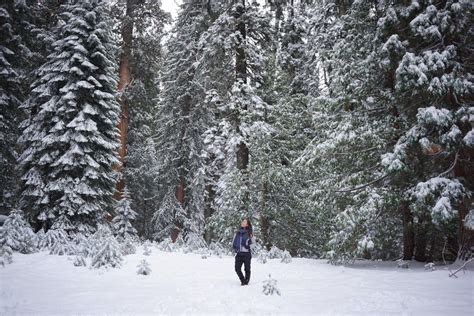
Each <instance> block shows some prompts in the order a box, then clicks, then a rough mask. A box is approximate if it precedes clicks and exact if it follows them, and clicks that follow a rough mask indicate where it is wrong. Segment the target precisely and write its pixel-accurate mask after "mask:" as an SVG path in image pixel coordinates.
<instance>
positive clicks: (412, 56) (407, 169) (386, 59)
mask: <svg viewBox="0 0 474 316" xmlns="http://www.w3.org/2000/svg"><path fill="white" fill-rule="evenodd" d="M471 22H472V4H470V3H469V2H468V1H462V0H461V1H440V2H436V3H431V2H417V1H412V2H411V3H409V4H407V3H406V2H404V1H395V2H393V3H392V4H391V5H390V6H389V7H388V9H387V10H386V13H385V15H384V16H383V17H382V18H381V19H380V20H379V23H378V30H377V34H378V39H379V40H380V41H381V44H380V47H379V49H380V54H381V60H380V64H381V71H382V72H383V73H384V74H385V76H386V77H385V79H386V80H385V81H384V84H385V86H387V87H388V88H390V89H391V90H392V91H393V94H394V102H393V103H392V104H391V110H392V113H393V114H394V116H395V117H396V118H398V119H399V120H400V121H401V122H402V123H401V124H400V125H399V127H398V130H399V131H398V133H399V136H397V137H396V138H395V139H394V140H395V142H396V144H395V146H394V147H393V148H392V149H391V150H390V151H389V152H388V153H386V154H384V155H383V157H382V165H383V167H384V168H385V170H386V172H387V173H388V174H389V175H390V177H391V179H392V181H393V182H394V184H395V186H396V187H397V188H398V189H399V190H400V193H401V195H402V196H403V198H404V212H405V213H406V216H405V227H407V229H406V230H405V248H406V249H405V254H404V256H405V259H411V257H412V256H413V255H414V257H415V259H416V260H420V261H425V260H426V259H427V258H428V259H429V260H433V259H435V258H440V257H441V250H442V244H443V243H444V241H445V240H451V242H450V243H449V244H448V248H449V249H450V250H451V253H452V254H454V255H455V254H456V253H457V251H458V248H459V247H462V251H461V253H459V255H462V256H464V255H465V254H466V252H467V251H468V249H469V247H470V246H471V245H472V243H473V241H474V239H473V238H474V234H473V233H472V232H469V231H467V230H466V228H465V227H464V226H463V222H464V220H465V217H466V215H467V214H468V213H469V207H468V203H469V202H468V197H469V196H470V195H471V192H472V190H473V183H474V178H473V177H472V172H470V170H472V169H473V164H472V158H473V150H472V147H473V143H472V134H473V132H472V120H471V121H470V119H469V116H470V114H469V113H471V112H472V108H470V102H471V101H472V93H473V90H474V85H473V82H472V75H471V74H470V68H469V67H470V66H469V61H468V60H469V58H467V56H470V55H472V52H473V49H472V44H471V43H470V39H471V38H472V35H473V33H472V32H473V30H472V27H471V24H472V23H471ZM471 216H472V215H471ZM456 226H457V227H456ZM456 235H457V236H459V238H456ZM456 241H457V242H456ZM428 251H429V252H428Z"/></svg>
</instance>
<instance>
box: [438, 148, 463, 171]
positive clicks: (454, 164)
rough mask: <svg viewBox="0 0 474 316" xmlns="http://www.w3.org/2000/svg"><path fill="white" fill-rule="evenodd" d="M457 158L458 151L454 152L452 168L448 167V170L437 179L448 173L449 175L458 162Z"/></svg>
mask: <svg viewBox="0 0 474 316" xmlns="http://www.w3.org/2000/svg"><path fill="white" fill-rule="evenodd" d="M458 157H459V151H457V152H456V155H455V156H454V162H453V164H452V166H451V167H449V169H448V170H446V171H445V172H443V173H440V174H439V176H438V177H440V176H444V175H447V174H448V173H450V172H451V171H453V169H454V167H455V166H456V163H457V162H458Z"/></svg>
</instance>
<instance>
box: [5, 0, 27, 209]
mask: <svg viewBox="0 0 474 316" xmlns="http://www.w3.org/2000/svg"><path fill="white" fill-rule="evenodd" d="M14 10H15V8H14V5H13V1H9V2H7V3H6V4H2V5H1V6H0V69H2V71H1V72H0V192H1V194H0V208H1V209H2V213H3V212H5V213H8V212H9V211H10V210H11V209H12V208H13V204H14V191H15V188H16V186H17V185H16V183H17V181H16V177H15V165H16V159H17V156H18V154H17V152H16V146H15V145H16V142H17V139H18V137H19V134H20V133H19V129H18V124H19V119H20V118H21V115H20V109H19V107H20V104H21V101H22V99H23V91H22V90H21V89H20V87H21V84H20V74H19V69H18V60H19V58H18V57H17V56H15V55H18V54H21V53H22V52H21V48H22V47H24V46H23V43H22V41H21V38H20V36H19V35H18V34H15V31H16V30H14V28H13V27H14V19H13V18H12V16H11V15H10V12H12V13H13V12H14Z"/></svg>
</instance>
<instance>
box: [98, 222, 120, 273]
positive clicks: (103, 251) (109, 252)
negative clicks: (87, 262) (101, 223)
mask: <svg viewBox="0 0 474 316" xmlns="http://www.w3.org/2000/svg"><path fill="white" fill-rule="evenodd" d="M122 260H123V259H122V252H121V249H120V245H119V243H118V242H117V239H116V238H115V237H114V236H113V235H112V234H111V233H110V230H109V231H108V233H106V232H104V235H103V239H102V240H101V243H100V244H96V246H95V252H93V255H92V261H91V267H92V268H101V267H105V268H108V267H112V268H118V267H120V266H121V264H122Z"/></svg>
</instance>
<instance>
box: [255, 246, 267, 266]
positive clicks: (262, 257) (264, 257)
mask: <svg viewBox="0 0 474 316" xmlns="http://www.w3.org/2000/svg"><path fill="white" fill-rule="evenodd" d="M267 260H268V251H267V250H266V249H262V250H261V251H260V253H259V254H258V258H257V261H258V262H260V263H267Z"/></svg>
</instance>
